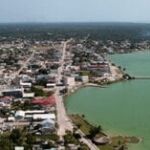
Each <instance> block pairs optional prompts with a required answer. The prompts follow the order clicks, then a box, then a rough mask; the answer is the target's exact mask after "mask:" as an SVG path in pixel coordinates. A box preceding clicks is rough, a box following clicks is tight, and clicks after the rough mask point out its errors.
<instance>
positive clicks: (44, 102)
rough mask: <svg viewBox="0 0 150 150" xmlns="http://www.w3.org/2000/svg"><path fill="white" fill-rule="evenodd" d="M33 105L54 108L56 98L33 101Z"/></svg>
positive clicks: (50, 97)
mask: <svg viewBox="0 0 150 150" xmlns="http://www.w3.org/2000/svg"><path fill="white" fill-rule="evenodd" d="M32 104H37V105H51V106H54V105H55V97H54V96H49V97H47V98H39V99H33V100H32Z"/></svg>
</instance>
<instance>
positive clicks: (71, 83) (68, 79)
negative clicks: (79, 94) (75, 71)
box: [64, 77, 75, 87]
mask: <svg viewBox="0 0 150 150" xmlns="http://www.w3.org/2000/svg"><path fill="white" fill-rule="evenodd" d="M64 82H65V85H67V86H69V87H73V86H75V77H65V78H64Z"/></svg>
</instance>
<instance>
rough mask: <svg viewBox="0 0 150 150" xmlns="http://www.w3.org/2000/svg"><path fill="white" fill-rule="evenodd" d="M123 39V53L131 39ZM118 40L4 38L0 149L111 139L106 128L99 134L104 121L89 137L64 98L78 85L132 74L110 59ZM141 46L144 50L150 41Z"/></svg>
mask: <svg viewBox="0 0 150 150" xmlns="http://www.w3.org/2000/svg"><path fill="white" fill-rule="evenodd" d="M119 45H120V51H119V53H124V52H125V51H124V50H126V49H131V44H130V43H129V42H128V41H125V42H123V43H122V44H119ZM119 45H117V43H114V42H113V41H107V44H106V45H104V43H102V42H101V43H100V42H97V41H92V40H90V39H89V38H88V37H86V38H85V39H81V40H76V39H73V38H71V39H68V40H61V41H60V40H56V41H49V40H41V41H40V40H35V41H31V40H25V39H19V38H18V39H15V40H10V41H8V40H6V39H2V40H1V42H0V58H1V59H0V68H1V69H0V111H1V113H0V134H1V137H2V138H1V141H0V149H5V150H7V149H15V150H27V149H32V150H48V149H50V150H55V149H56V150H57V149H58V150H67V149H68V150H88V149H90V150H97V149H98V147H97V145H99V144H102V145H103V144H107V143H109V142H110V138H109V137H108V136H107V135H105V134H102V133H101V136H100V137H98V138H96V134H97V133H96V132H99V130H98V129H99V127H97V128H95V130H94V128H92V129H93V132H95V133H94V134H93V132H92V133H91V135H90V136H89V137H90V138H89V137H87V135H86V134H85V133H84V132H83V130H82V129H81V128H80V127H79V126H78V124H76V123H75V122H74V120H75V118H74V119H72V117H73V116H72V117H70V116H69V115H68V114H67V112H66V108H65V104H64V100H65V96H67V95H69V94H71V93H72V92H74V91H76V90H77V89H79V88H82V87H85V86H96V87H105V86H106V85H107V84H110V83H113V82H117V81H120V80H124V79H127V75H126V73H125V72H124V71H125V68H121V67H120V66H117V65H115V64H114V63H112V62H111V61H110V60H109V54H113V53H114V52H115V51H114V49H118V46H119ZM136 46H137V47H135V49H137V50H140V49H141V48H142V47H143V46H145V47H148V46H149V44H148V42H143V43H140V44H137V45H136ZM100 50H101V51H100ZM127 52H128V51H127ZM91 139H92V140H91ZM93 139H94V140H93ZM10 141H11V142H10ZM121 148H122V145H121V144H120V145H119V146H117V145H116V149H118V150H119V149H121Z"/></svg>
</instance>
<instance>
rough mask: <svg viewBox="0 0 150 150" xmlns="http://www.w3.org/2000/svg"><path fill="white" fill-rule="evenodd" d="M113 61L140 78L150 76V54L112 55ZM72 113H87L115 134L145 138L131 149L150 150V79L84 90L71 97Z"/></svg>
mask: <svg viewBox="0 0 150 150" xmlns="http://www.w3.org/2000/svg"><path fill="white" fill-rule="evenodd" d="M111 57H112V60H113V62H115V63H116V64H118V65H121V66H123V67H126V69H127V72H129V73H130V74H132V75H136V76H141V75H143V76H150V53H149V52H144V53H142V52H139V53H132V54H122V55H113V56H111ZM66 107H67V110H68V112H69V113H79V114H85V116H86V118H87V119H88V120H89V121H90V122H91V123H93V124H96V125H99V124H100V125H102V127H103V129H104V131H106V132H108V133H111V134H120V135H133V136H138V137H141V138H142V139H143V141H142V142H141V143H140V144H137V145H131V146H130V148H129V150H150V80H133V81H125V82H120V83H116V84H112V85H110V86H108V87H107V88H92V87H87V88H83V89H81V90H79V91H77V92H76V93H74V94H72V95H71V96H69V97H68V98H67V101H66Z"/></svg>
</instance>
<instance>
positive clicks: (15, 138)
mask: <svg viewBox="0 0 150 150" xmlns="http://www.w3.org/2000/svg"><path fill="white" fill-rule="evenodd" d="M21 136H22V134H21V131H20V130H19V129H14V130H12V132H11V134H10V140H11V141H12V142H13V143H15V144H21V143H22V138H21Z"/></svg>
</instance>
